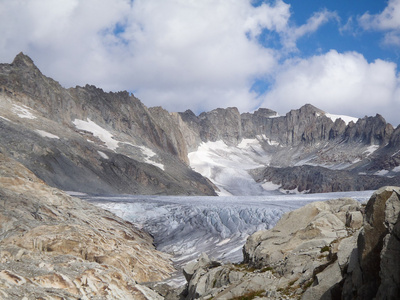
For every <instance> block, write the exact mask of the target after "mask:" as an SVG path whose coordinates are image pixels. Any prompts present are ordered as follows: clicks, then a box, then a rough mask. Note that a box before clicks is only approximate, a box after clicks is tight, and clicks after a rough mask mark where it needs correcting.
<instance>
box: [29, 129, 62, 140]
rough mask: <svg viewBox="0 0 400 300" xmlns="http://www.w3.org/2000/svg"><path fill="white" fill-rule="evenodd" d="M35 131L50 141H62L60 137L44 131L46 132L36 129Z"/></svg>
mask: <svg viewBox="0 0 400 300" xmlns="http://www.w3.org/2000/svg"><path fill="white" fill-rule="evenodd" d="M35 131H36V133H38V134H39V135H40V136H42V137H46V138H49V139H57V140H59V139H60V137H59V136H58V135H55V134H52V133H50V132H47V131H44V130H40V129H36V130H35Z"/></svg>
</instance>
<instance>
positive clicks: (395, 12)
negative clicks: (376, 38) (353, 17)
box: [358, 0, 400, 46]
mask: <svg viewBox="0 0 400 300" xmlns="http://www.w3.org/2000/svg"><path fill="white" fill-rule="evenodd" d="M358 21H359V23H360V25H361V27H363V28H364V29H367V30H380V31H386V34H385V37H384V40H383V41H384V43H385V44H389V45H397V46H400V0H389V2H388V5H387V7H386V8H385V9H384V10H383V12H381V13H380V14H373V15H371V14H370V13H369V12H367V13H365V14H363V15H362V16H361V17H360V18H359V19H358Z"/></svg>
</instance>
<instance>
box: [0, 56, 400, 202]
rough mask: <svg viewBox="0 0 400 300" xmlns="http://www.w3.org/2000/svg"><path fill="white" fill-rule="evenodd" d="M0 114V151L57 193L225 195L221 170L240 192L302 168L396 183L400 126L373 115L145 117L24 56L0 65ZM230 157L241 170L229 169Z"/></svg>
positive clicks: (125, 100) (129, 103)
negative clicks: (279, 172)
mask: <svg viewBox="0 0 400 300" xmlns="http://www.w3.org/2000/svg"><path fill="white" fill-rule="evenodd" d="M0 105H1V108H2V111H1V113H0V116H1V118H0V127H1V129H2V130H1V136H0V137H1V142H0V150H2V151H3V152H4V153H7V154H8V155H10V156H11V157H13V158H15V159H17V160H18V161H20V162H21V163H23V164H24V165H26V166H27V167H28V168H30V169H31V170H32V171H33V172H34V173H35V174H36V175H37V176H38V177H40V178H41V179H43V180H45V181H46V182H47V183H48V184H50V185H53V186H55V187H59V188H61V189H64V190H75V191H80V192H88V193H134V194H141V193H142V194H160V193H161V194H185V195H187V194H189V195H191V194H192V195H202V194H205V195H216V193H215V191H217V192H218V190H220V191H221V190H224V191H227V193H228V194H229V193H230V192H229V190H230V189H231V186H229V184H228V186H226V185H225V183H224V184H221V183H220V182H219V181H218V180H215V178H216V177H218V176H220V177H221V176H222V175H221V174H222V173H221V170H224V169H225V174H224V175H223V176H228V177H229V176H232V173H234V172H238V168H242V169H244V171H245V173H247V175H246V174H244V173H243V172H241V173H240V175H235V176H236V177H232V178H228V179H229V180H230V181H231V183H230V185H237V184H236V183H235V180H242V179H241V178H239V177H240V176H245V177H246V180H250V179H249V178H251V176H250V175H249V174H248V173H249V172H250V171H251V169H259V168H263V167H264V168H268V167H278V168H288V167H295V166H301V165H309V166H320V167H325V168H327V169H331V170H346V171H349V172H350V173H351V174H355V175H354V176H358V175H360V173H362V174H361V175H363V176H377V173H379V172H380V173H379V175H380V176H386V177H387V178H389V176H390V177H391V180H390V181H391V182H392V181H393V183H392V184H398V183H400V178H399V175H400V173H399V174H397V172H398V169H396V168H397V167H398V166H399V165H400V152H399V149H400V126H398V127H397V128H393V126H392V125H391V124H389V123H386V121H385V119H384V118H383V117H382V116H381V115H379V114H377V115H376V116H374V117H364V118H361V119H358V120H357V121H356V122H355V119H350V118H345V117H343V119H344V120H343V119H341V118H340V117H341V116H333V115H330V114H328V113H326V112H324V111H323V110H321V109H319V108H317V107H315V106H313V105H311V104H305V105H304V106H302V107H301V108H299V109H293V110H291V111H290V112H288V113H286V115H284V116H279V115H278V114H277V113H276V112H274V111H273V110H270V109H268V108H259V109H258V110H256V111H255V112H253V113H240V112H239V110H238V109H237V108H235V107H230V108H218V109H214V110H212V111H210V112H203V113H201V114H199V115H195V114H194V113H193V112H192V111H190V110H187V111H185V112H168V111H166V110H165V109H163V108H162V107H150V108H148V107H146V106H145V105H144V104H143V103H142V102H141V101H140V100H139V99H137V98H136V97H135V96H133V95H132V94H129V93H128V92H126V91H122V92H116V93H114V92H109V93H106V92H104V91H103V90H102V89H101V88H97V87H95V86H93V85H86V86H84V87H80V86H77V87H75V88H68V89H65V88H63V87H62V86H61V85H60V84H59V83H58V82H57V81H55V80H53V79H51V78H49V77H46V76H45V75H43V74H42V73H41V72H40V70H39V69H38V68H37V67H36V66H35V64H34V62H33V60H32V59H31V58H29V57H28V56H26V55H24V54H23V53H22V52H21V53H20V54H18V55H17V56H16V58H15V59H14V61H13V62H12V63H11V64H0ZM40 133H41V134H40ZM51 137H53V138H51ZM220 141H222V142H223V143H224V144H225V145H226V146H227V149H229V150H226V151H227V152H226V153H224V155H225V157H222V156H218V155H221V153H219V152H218V151H219V150H217V149H214V148H213V147H214V146H215V145H216V144H212V143H218V142H220ZM243 143H244V144H243ZM202 145H208V146H209V148H208V149H209V150H207V151H209V152H207V155H209V156H211V155H213V156H214V159H215V161H214V162H212V164H210V165H207V166H206V167H204V165H199V164H196V163H194V162H193V161H191V159H190V157H193V154H199V151H200V150H201V148H202ZM201 151H203V150H201ZM231 151H234V152H235V153H236V154H238V153H239V154H240V155H241V157H242V159H241V160H242V161H243V158H245V159H244V160H246V161H247V162H248V163H247V165H246V166H242V165H240V163H239V164H238V166H237V167H234V162H233V161H231V160H230V159H231V156H232V153H230V152H231ZM228 152H229V153H228ZM189 154H190V155H189ZM200 154H201V153H200ZM203 154H204V153H203ZM239 154H238V155H239ZM222 160H223V161H224V162H223V163H220V162H221V161H222ZM203 162H204V160H203ZM228 165H230V166H228ZM226 168H228V169H226ZM229 168H230V169H229ZM226 170H232V172H230V171H229V173H230V174H228V173H227V172H226ZM215 172H217V173H215ZM218 172H219V173H218ZM199 173H200V174H201V175H200V174H199ZM384 173H385V174H384ZM218 174H220V175H218ZM243 174H244V175H243ZM393 178H394V179H393ZM269 179H270V178H267V177H266V178H258V182H252V183H251V184H252V185H254V186H257V187H256V188H255V189H248V190H247V191H242V192H243V193H245V192H249V193H253V192H255V190H259V189H262V184H264V183H267V182H269ZM370 179H371V178H370ZM210 180H211V181H210ZM251 180H253V179H251ZM225 181H227V180H225ZM372 181H373V180H372ZM274 182H278V180H277V178H276V179H275V181H274ZM278 184H281V187H282V188H283V186H284V184H283V183H282V182H279V183H278ZM311 184H312V180H311ZM292 185H293V184H292ZM297 188H299V186H297ZM360 188H361V187H360ZM362 188H366V189H368V188H372V186H368V185H367V186H363V187H362ZM373 188H375V186H374V187H373ZM300 189H301V187H300ZM314 190H318V188H316V189H314ZM328 190H329V188H328ZM267 192H268V191H267Z"/></svg>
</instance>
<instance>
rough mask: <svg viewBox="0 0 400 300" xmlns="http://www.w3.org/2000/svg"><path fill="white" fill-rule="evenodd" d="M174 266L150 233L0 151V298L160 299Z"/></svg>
mask: <svg viewBox="0 0 400 300" xmlns="http://www.w3.org/2000/svg"><path fill="white" fill-rule="evenodd" d="M172 271H173V268H172V266H171V262H170V260H169V256H168V255H166V254H163V253H161V252H158V251H156V250H155V249H154V246H153V245H152V238H151V237H150V236H149V235H148V234H146V233H144V232H142V231H140V230H138V229H136V228H134V226H133V224H131V223H129V222H126V221H124V220H122V219H120V218H118V217H116V216H115V215H113V214H112V213H110V212H107V211H104V210H101V209H99V208H97V207H95V206H93V205H91V204H89V203H86V202H84V201H81V200H80V199H77V198H73V197H70V196H68V195H67V194H66V193H64V192H62V191H60V190H58V189H56V188H52V187H49V186H48V185H46V184H45V183H44V182H43V181H41V180H40V179H38V178H37V177H36V176H35V175H34V174H33V173H32V172H30V171H29V170H28V169H26V168H25V167H23V166H22V165H21V164H19V163H17V162H16V161H14V160H11V159H9V158H7V157H5V156H4V155H3V154H1V153H0V298H1V299H158V298H159V297H158V295H157V294H156V293H154V292H153V291H151V290H150V289H149V288H147V287H145V286H143V285H140V284H138V283H140V282H145V281H155V280H161V279H164V278H166V277H168V276H169V274H170V273H171V272H172Z"/></svg>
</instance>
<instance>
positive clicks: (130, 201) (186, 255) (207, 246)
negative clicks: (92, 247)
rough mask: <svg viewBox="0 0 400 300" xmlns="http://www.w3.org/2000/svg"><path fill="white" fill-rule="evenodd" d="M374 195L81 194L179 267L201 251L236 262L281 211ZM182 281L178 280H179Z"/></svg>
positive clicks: (366, 193)
mask: <svg viewBox="0 0 400 300" xmlns="http://www.w3.org/2000/svg"><path fill="white" fill-rule="evenodd" d="M371 194H372V191H363V192H342V193H326V194H305V195H282V194H279V195H278V194H277V195H273V194H270V195H268V196H247V197H245V196H236V197H233V196H232V197H206V196H202V197H201V196H198V197H196V196H192V197H180V196H138V195H120V196H106V197H100V196H97V197H90V196H84V197H82V196H81V198H84V199H86V200H89V201H91V202H94V203H95V204H96V205H98V206H100V207H102V208H105V209H108V210H110V211H112V212H114V213H115V214H117V215H118V216H120V217H122V218H124V219H126V220H128V221H131V222H133V223H135V224H136V225H137V226H139V227H141V228H143V229H144V230H146V231H147V232H149V233H150V234H151V235H152V236H153V237H154V242H155V244H156V246H157V249H158V250H161V251H164V252H168V253H171V254H173V255H174V258H173V260H174V262H175V264H176V266H177V267H178V268H179V267H181V266H183V265H184V264H186V263H187V262H189V261H191V260H193V259H196V258H198V256H199V254H200V253H201V252H206V253H207V254H208V255H209V256H210V257H212V258H214V259H217V260H220V261H231V262H239V261H241V260H242V259H243V257H242V247H243V244H244V243H245V240H246V238H247V237H248V236H249V235H250V234H252V233H254V232H255V231H258V230H263V229H269V228H271V227H273V226H274V225H275V224H276V222H277V221H278V220H279V218H280V217H281V216H282V214H283V213H285V212H287V211H290V210H293V209H296V208H299V207H301V206H304V205H305V204H307V203H309V202H312V201H322V200H329V199H334V198H341V197H352V198H354V199H356V200H359V201H365V200H367V199H368V198H369V197H370V196H371ZM181 279H182V278H181Z"/></svg>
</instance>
